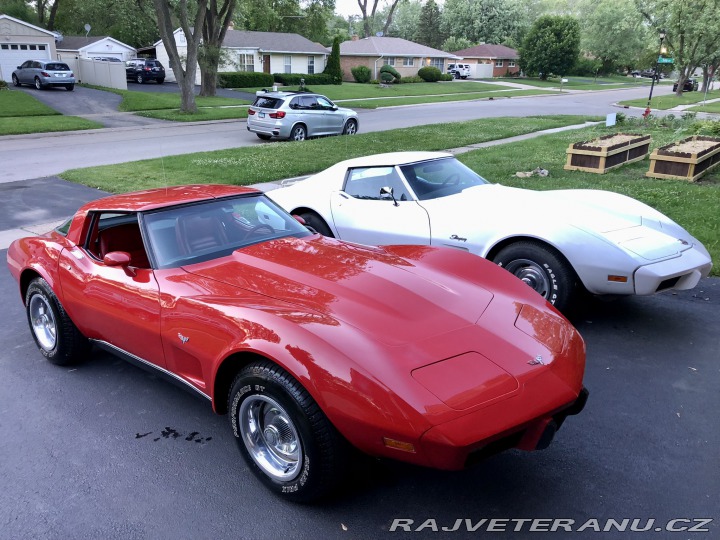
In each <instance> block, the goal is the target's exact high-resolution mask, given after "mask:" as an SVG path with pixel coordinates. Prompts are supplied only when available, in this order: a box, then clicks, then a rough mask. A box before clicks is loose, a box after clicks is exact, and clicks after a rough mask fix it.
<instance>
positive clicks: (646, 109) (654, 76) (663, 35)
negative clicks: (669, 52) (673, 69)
mask: <svg viewBox="0 0 720 540" xmlns="http://www.w3.org/2000/svg"><path fill="white" fill-rule="evenodd" d="M666 35H667V34H666V33H665V30H660V49H659V51H658V57H657V61H656V62H655V72H654V73H653V78H652V82H651V83H650V96H649V97H648V102H647V107H646V108H645V112H644V113H643V116H644V117H646V118H647V116H649V115H650V100H652V94H653V88H655V80H656V79H658V77H659V75H658V68H659V67H660V55H661V54H662V48H663V46H662V44H663V41H665V36H666Z"/></svg>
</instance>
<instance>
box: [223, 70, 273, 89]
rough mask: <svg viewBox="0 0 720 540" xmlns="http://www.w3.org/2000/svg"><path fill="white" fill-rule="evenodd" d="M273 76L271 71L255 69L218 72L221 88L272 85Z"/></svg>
mask: <svg viewBox="0 0 720 540" xmlns="http://www.w3.org/2000/svg"><path fill="white" fill-rule="evenodd" d="M272 84H273V77H272V75H270V74H269V73H258V72H255V71H237V72H227V73H218V86H219V87H220V88H254V87H256V86H272Z"/></svg>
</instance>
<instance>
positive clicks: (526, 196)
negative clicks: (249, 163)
mask: <svg viewBox="0 0 720 540" xmlns="http://www.w3.org/2000/svg"><path fill="white" fill-rule="evenodd" d="M269 195H270V197H271V198H272V199H273V200H274V201H275V202H277V203H279V204H280V206H282V207H283V208H285V210H287V211H289V212H292V213H293V214H298V215H300V216H302V217H303V219H304V220H305V221H306V222H307V223H308V224H309V225H310V226H311V227H313V228H314V229H315V230H317V231H318V232H320V233H322V234H325V235H327V236H334V237H336V238H340V239H343V240H348V241H350V242H359V243H363V244H372V245H384V244H427V245H433V246H449V247H452V248H455V249H459V250H463V251H468V252H470V253H474V254H475V255H479V256H481V257H485V258H487V259H489V260H491V261H493V262H495V263H496V264H498V265H499V266H502V267H503V268H505V269H506V270H508V271H509V272H511V273H512V274H514V275H515V276H517V277H518V278H520V279H521V280H523V281H524V282H525V283H527V284H528V285H530V286H531V287H532V288H533V289H534V290H535V291H536V292H538V293H539V294H540V295H542V296H543V297H544V298H546V299H547V300H548V301H549V302H550V303H552V304H554V305H555V306H556V307H557V308H558V309H560V310H561V311H563V310H567V309H569V307H570V305H571V304H572V302H573V301H575V299H576V298H578V296H580V292H581V291H582V289H585V290H587V291H589V292H590V293H592V294H596V295H632V294H637V295H649V294H653V293H655V292H659V291H664V290H674V289H691V288H693V287H695V285H697V283H698V281H699V280H700V278H702V277H705V276H707V275H708V274H709V272H710V269H711V267H712V262H711V259H710V255H709V253H708V252H707V250H706V249H705V247H704V246H703V245H702V244H701V243H700V242H699V241H698V240H696V239H695V238H693V237H692V236H691V235H690V234H689V233H688V232H687V231H686V230H685V229H683V228H682V227H681V226H680V225H678V224H677V223H675V222H673V221H672V220H671V219H670V218H668V217H667V216H664V215H663V214H661V213H660V212H658V211H657V210H654V209H653V208H650V207H649V206H647V205H645V204H643V203H641V202H639V201H636V200H634V199H631V198H630V197H626V196H624V195H620V194H617V193H612V192H609V191H599V190H580V189H571V190H555V191H532V190H524V189H517V188H510V187H505V186H502V185H499V184H491V183H490V182H488V181H487V180H485V179H484V178H482V177H481V176H479V175H478V174H476V173H475V172H474V171H472V170H471V169H469V168H468V167H466V166H465V165H463V164H462V163H460V162H459V161H458V160H456V159H455V158H454V157H453V156H452V155H451V154H446V153H439V152H398V153H389V154H380V155H374V156H367V157H361V158H356V159H351V160H347V161H342V162H340V163H337V164H336V165H333V166H332V167H330V168H329V169H326V170H325V171H323V172H320V173H318V174H316V175H314V176H312V177H310V178H308V179H306V180H303V181H300V182H297V183H295V184H294V185H291V186H288V187H285V188H281V189H277V190H274V191H271V192H269Z"/></svg>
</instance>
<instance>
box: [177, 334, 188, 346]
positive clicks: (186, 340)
mask: <svg viewBox="0 0 720 540" xmlns="http://www.w3.org/2000/svg"><path fill="white" fill-rule="evenodd" d="M178 337H179V338H180V341H182V342H183V345H185V344H186V343H187V342H188V341H189V340H190V338H189V337H187V336H183V335H182V334H181V333H180V332H178Z"/></svg>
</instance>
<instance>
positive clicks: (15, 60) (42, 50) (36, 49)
mask: <svg viewBox="0 0 720 540" xmlns="http://www.w3.org/2000/svg"><path fill="white" fill-rule="evenodd" d="M49 59H50V50H49V48H48V46H47V44H45V43H1V44H0V75H2V79H3V80H4V81H7V82H10V81H11V80H12V72H13V71H15V69H16V68H17V67H18V66H19V65H20V64H22V63H23V62H24V61H25V60H49Z"/></svg>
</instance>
